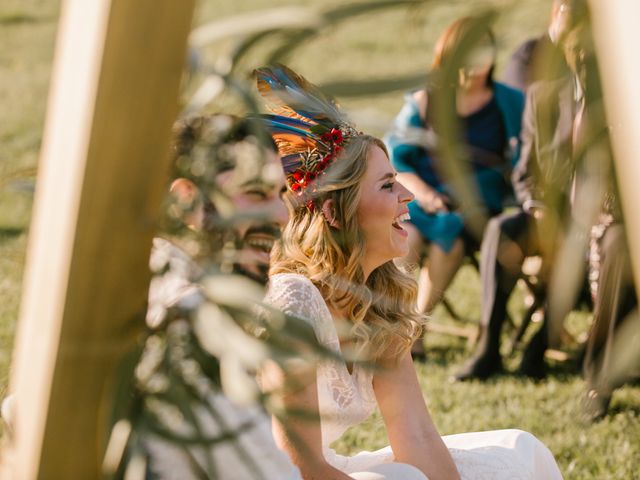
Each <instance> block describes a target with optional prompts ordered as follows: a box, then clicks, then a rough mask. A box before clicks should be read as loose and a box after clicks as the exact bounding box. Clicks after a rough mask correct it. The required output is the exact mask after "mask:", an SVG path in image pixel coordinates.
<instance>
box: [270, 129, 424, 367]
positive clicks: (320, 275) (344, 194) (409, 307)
mask: <svg viewBox="0 0 640 480" xmlns="http://www.w3.org/2000/svg"><path fill="white" fill-rule="evenodd" d="M374 146H375V147H379V148H380V149H382V150H383V151H384V152H385V154H387V156H388V153H387V149H386V147H385V145H384V144H383V143H382V141H381V140H379V139H377V138H375V137H372V136H369V135H358V136H356V137H353V138H351V139H350V140H349V142H348V144H347V145H346V147H345V150H344V152H343V154H341V156H340V157H339V158H338V159H337V160H336V161H335V162H334V163H333V164H332V165H331V166H330V167H329V168H328V169H327V170H326V171H325V173H324V174H323V175H321V176H320V177H318V180H317V181H316V183H315V191H314V193H313V203H314V206H315V207H314V208H313V209H310V208H307V207H306V206H305V205H304V204H301V202H300V201H299V200H298V198H299V197H297V196H296V195H295V194H293V193H291V192H287V194H285V203H286V204H287V207H288V208H289V222H288V224H287V226H286V227H285V228H284V230H283V233H282V238H281V240H280V242H278V243H277V244H276V245H275V246H274V248H273V250H272V252H271V270H270V274H271V275H274V274H277V273H298V274H301V275H304V276H305V277H307V278H309V279H310V280H311V281H312V282H313V283H314V285H315V286H316V287H318V289H319V290H320V292H321V293H322V296H323V298H324V299H325V301H326V302H327V304H328V305H329V307H330V308H332V309H334V310H336V311H340V312H344V313H345V314H346V317H347V320H348V321H349V322H351V324H352V328H351V332H352V335H353V339H354V340H355V341H356V345H357V347H358V350H359V351H360V352H366V355H367V358H370V359H378V358H381V357H398V356H399V355H400V353H402V352H405V351H406V350H407V349H408V348H409V347H410V346H411V344H412V343H413V341H414V340H415V339H416V338H418V337H419V336H420V335H421V334H422V327H423V325H424V316H423V315H421V314H420V313H418V311H417V309H416V296H417V289H418V288H417V284H416V282H415V280H414V279H413V278H412V277H411V276H409V275H408V274H407V273H405V272H403V271H402V270H400V269H399V268H398V267H397V266H396V265H395V264H394V263H393V261H389V262H387V263H385V264H383V265H381V266H380V267H378V268H376V269H375V270H374V271H373V272H372V273H371V274H370V275H369V278H367V279H366V282H365V278H364V272H363V271H362V268H361V261H362V258H363V256H364V250H365V248H364V247H365V242H364V238H363V235H362V232H361V231H360V228H359V225H358V216H357V207H358V203H359V200H360V184H361V182H362V178H363V176H364V174H365V171H366V168H367V163H368V162H367V161H368V155H369V152H370V150H371V149H372V148H373V147H374ZM326 200H332V201H333V207H334V215H335V219H336V220H337V224H338V225H340V228H334V227H331V226H330V225H329V222H328V221H327V219H326V218H325V216H324V214H323V212H322V205H323V204H324V202H325V201H326ZM303 203H304V202H303Z"/></svg>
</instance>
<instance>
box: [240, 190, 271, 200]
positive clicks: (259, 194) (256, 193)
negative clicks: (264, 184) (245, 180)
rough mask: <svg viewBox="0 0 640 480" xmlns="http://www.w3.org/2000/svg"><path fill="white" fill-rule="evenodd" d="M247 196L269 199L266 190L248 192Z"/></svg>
mask: <svg viewBox="0 0 640 480" xmlns="http://www.w3.org/2000/svg"><path fill="white" fill-rule="evenodd" d="M245 194H246V195H251V196H252V197H256V198H258V199H260V200H264V199H265V198H267V194H266V192H265V191H264V190H247V191H246V192H245Z"/></svg>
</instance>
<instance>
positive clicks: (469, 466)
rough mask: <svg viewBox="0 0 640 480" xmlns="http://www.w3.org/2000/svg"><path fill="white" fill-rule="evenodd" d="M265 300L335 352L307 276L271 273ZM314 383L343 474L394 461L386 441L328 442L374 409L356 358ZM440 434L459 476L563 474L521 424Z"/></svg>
mask: <svg viewBox="0 0 640 480" xmlns="http://www.w3.org/2000/svg"><path fill="white" fill-rule="evenodd" d="M266 302H267V303H269V304H271V305H273V306H275V307H276V308H279V309H280V310H283V311H284V312H285V313H288V314H290V315H295V316H297V317H300V318H302V319H305V320H307V321H308V322H309V323H310V324H311V325H312V326H313V329H314V331H315V333H316V337H317V338H318V340H319V341H320V343H321V344H323V345H324V346H325V347H327V348H329V349H331V350H333V351H335V352H338V353H339V352H340V340H339V338H338V332H337V330H336V327H335V325H334V322H333V319H332V317H331V313H330V311H329V308H328V307H327V304H326V303H325V301H324V299H323V298H322V295H321V294H320V291H319V290H318V289H317V288H316V287H315V285H314V284H313V283H312V282H311V281H310V280H309V279H307V278H306V277H304V276H302V275H297V274H290V273H286V274H278V275H274V276H273V277H271V284H270V286H269V292H268V294H267V297H266ZM317 387H318V402H319V407H320V417H321V430H322V446H323V450H324V456H325V458H326V460H327V461H328V462H329V463H330V464H332V465H333V466H334V467H336V468H338V469H339V470H340V471H343V472H345V473H348V474H351V473H354V472H365V471H369V470H370V469H371V468H375V467H376V466H379V465H382V464H393V462H394V458H395V457H394V454H393V451H392V450H391V447H385V448H382V449H380V450H376V451H375V452H368V451H363V452H359V453H357V454H355V455H353V456H350V457H344V456H341V455H337V454H336V453H335V452H334V451H333V450H331V449H330V448H329V444H331V443H332V442H333V441H335V440H337V439H338V437H340V436H341V435H342V434H343V433H344V431H345V430H346V429H347V428H349V427H351V426H353V425H355V424H357V423H360V422H362V421H363V420H365V419H366V418H367V417H368V416H369V415H370V414H371V413H372V412H373V410H374V408H375V406H376V400H375V397H374V394H373V373H372V371H371V370H370V369H367V368H366V367H365V366H362V365H358V364H356V365H354V367H353V373H352V374H349V371H348V369H347V364H346V363H345V362H344V361H337V360H326V361H323V362H321V363H320V364H319V365H318V368H317ZM443 440H444V442H445V445H447V447H448V448H449V451H450V452H451V456H452V457H453V460H454V462H455V464H456V467H457V468H458V471H459V473H460V477H461V478H462V480H481V479H482V480H484V479H487V480H488V479H491V480H516V479H517V480H534V479H542V478H544V479H549V480H562V475H561V474H560V472H559V470H558V467H557V465H556V463H555V460H554V458H553V455H551V452H549V450H548V449H547V448H546V447H545V446H544V445H543V444H542V443H541V442H540V441H539V440H537V439H536V438H535V437H534V436H533V435H531V434H529V433H526V432H523V431H521V430H497V431H492V432H476V433H467V434H459V435H450V436H447V437H443ZM398 465H400V464H398ZM387 467H389V465H387ZM398 468H399V470H398V471H397V472H395V473H393V474H391V473H389V471H387V473H385V476H384V478H387V479H389V480H406V479H407V478H408V477H407V475H406V470H403V469H402V468H401V465H400V467H398ZM418 475H419V476H420V478H422V476H421V475H420V474H418ZM358 478H360V477H358ZM376 478H378V477H376ZM411 478H417V477H415V476H412V477H411ZM424 478H425V479H426V477H424Z"/></svg>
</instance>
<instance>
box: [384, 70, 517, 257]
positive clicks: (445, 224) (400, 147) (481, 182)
mask: <svg viewBox="0 0 640 480" xmlns="http://www.w3.org/2000/svg"><path fill="white" fill-rule="evenodd" d="M523 110H524V95H523V94H522V92H520V91H519V90H515V89H513V88H510V87H507V86H506V85H503V84H501V83H498V82H495V83H494V95H493V97H492V99H491V100H490V101H489V102H488V103H487V104H486V105H484V106H483V107H482V108H481V109H480V110H478V111H477V112H474V113H472V114H471V115H469V116H467V117H462V118H459V120H460V125H461V130H462V131H461V133H462V136H463V138H464V140H465V142H466V145H467V147H468V150H469V157H468V158H469V161H470V165H469V167H470V168H469V171H470V172H471V174H472V175H473V181H474V182H475V185H476V187H477V191H478V193H479V199H478V200H479V203H480V205H479V206H480V207H481V208H483V209H484V210H485V211H486V213H487V214H488V215H489V216H493V215H496V214H498V213H500V212H501V211H502V209H503V205H504V203H505V200H506V199H507V198H512V197H513V191H512V188H511V183H510V182H509V180H508V177H509V173H510V171H511V168H512V167H513V166H514V165H515V163H516V162H517V159H518V156H519V151H520V127H521V120H522V113H523ZM416 128H418V129H425V128H427V129H429V127H425V125H424V123H423V120H422V117H421V115H420V111H419V107H418V105H417V104H416V102H415V100H414V98H413V92H411V93H408V94H407V95H406V97H405V104H404V106H403V108H402V110H401V111H400V113H399V114H398V116H397V117H396V119H395V122H394V127H393V129H392V130H391V131H390V132H389V133H388V134H387V135H386V136H385V143H386V145H387V148H388V149H389V155H390V159H391V163H392V164H393V166H394V168H395V169H396V170H397V171H398V172H400V173H402V172H411V173H415V174H417V175H418V176H419V177H420V178H421V179H422V180H423V181H424V182H425V183H427V184H428V185H430V186H431V187H432V188H434V189H435V190H437V191H439V192H441V193H444V194H445V195H447V196H448V197H449V198H451V199H452V200H453V201H454V203H455V202H456V197H457V195H456V192H455V191H454V189H453V188H452V186H451V185H450V184H448V183H447V182H446V181H444V180H443V178H442V176H441V175H440V174H439V172H438V168H437V163H436V159H435V158H434V156H433V155H432V153H431V152H430V151H429V148H428V147H425V146H424V143H423V142H422V141H415V140H412V139H411V138H412V137H414V138H415V135H412V134H411V133H410V132H411V130H414V131H415V129H416ZM408 132H409V133H408ZM407 133H408V134H407ZM409 213H410V215H411V223H413V224H414V225H415V226H416V227H417V228H418V230H419V231H420V233H421V234H422V236H423V237H424V238H425V239H426V240H427V241H429V242H433V243H435V244H437V245H438V246H440V247H441V248H442V249H443V250H444V251H445V252H448V251H449V250H451V248H452V247H453V244H454V242H455V240H456V238H458V237H460V236H461V235H462V234H463V232H464V228H465V217H464V214H463V213H461V212H459V211H458V212H457V211H455V207H454V208H451V211H449V212H438V213H427V212H425V211H424V210H423V209H422V208H421V207H420V206H419V205H418V203H417V202H416V201H413V202H411V203H410V204H409Z"/></svg>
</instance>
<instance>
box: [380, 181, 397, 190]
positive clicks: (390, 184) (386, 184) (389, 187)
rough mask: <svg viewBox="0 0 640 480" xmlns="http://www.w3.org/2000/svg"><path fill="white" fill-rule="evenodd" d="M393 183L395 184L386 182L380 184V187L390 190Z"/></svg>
mask: <svg viewBox="0 0 640 480" xmlns="http://www.w3.org/2000/svg"><path fill="white" fill-rule="evenodd" d="M394 184H395V182H387V183H385V184H384V185H382V188H386V189H388V190H392V189H393V185H394Z"/></svg>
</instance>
